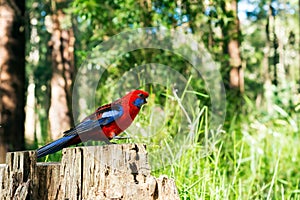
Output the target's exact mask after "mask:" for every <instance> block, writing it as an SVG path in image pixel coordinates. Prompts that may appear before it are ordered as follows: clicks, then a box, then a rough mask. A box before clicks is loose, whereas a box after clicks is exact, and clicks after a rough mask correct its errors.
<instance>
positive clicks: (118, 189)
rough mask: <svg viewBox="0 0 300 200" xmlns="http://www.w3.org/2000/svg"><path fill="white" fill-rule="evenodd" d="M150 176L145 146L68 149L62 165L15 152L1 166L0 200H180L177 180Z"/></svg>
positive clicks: (123, 145) (121, 145) (27, 153)
mask: <svg viewBox="0 0 300 200" xmlns="http://www.w3.org/2000/svg"><path fill="white" fill-rule="evenodd" d="M150 172H151V171H150V166H149V162H148V154H147V151H146V146H145V145H142V144H120V145H106V146H93V147H76V148H66V149H64V150H63V157H62V160H61V163H49V162H48V163H36V151H25V152H11V153H8V154H7V159H6V164H5V165H0V185H1V187H0V199H5V200H6V199H86V200H94V199H99V200H111V199H124V200H126V199H128V200H129V199H143V200H164V199H172V200H179V194H178V191H177V188H176V185H175V181H174V180H173V179H169V178H167V177H166V176H164V175H162V176H160V177H159V178H155V177H153V176H151V174H150Z"/></svg>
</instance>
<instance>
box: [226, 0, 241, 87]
mask: <svg viewBox="0 0 300 200" xmlns="http://www.w3.org/2000/svg"><path fill="white" fill-rule="evenodd" d="M225 10H226V13H227V15H228V16H230V17H232V18H233V20H231V21H229V22H228V25H227V27H225V29H226V30H225V32H224V33H225V34H224V36H225V37H228V38H229V40H228V42H226V43H225V44H226V45H227V47H225V48H226V51H227V53H228V55H229V66H230V72H229V86H230V87H231V88H235V89H238V90H239V91H241V92H243V91H244V76H243V72H242V70H243V68H242V59H241V55H240V41H239V33H240V26H239V19H238V16H237V0H231V1H230V2H228V3H227V4H226V6H225Z"/></svg>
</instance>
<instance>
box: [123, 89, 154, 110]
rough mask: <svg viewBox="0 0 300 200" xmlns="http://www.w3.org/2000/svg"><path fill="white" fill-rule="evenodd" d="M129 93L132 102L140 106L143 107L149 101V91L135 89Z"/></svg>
mask: <svg viewBox="0 0 300 200" xmlns="http://www.w3.org/2000/svg"><path fill="white" fill-rule="evenodd" d="M128 95H129V96H130V102H132V103H133V105H134V106H136V107H138V108H141V107H142V105H144V104H145V103H147V97H148V96H149V94H148V92H145V91H143V90H134V91H132V92H130V93H129V94H128Z"/></svg>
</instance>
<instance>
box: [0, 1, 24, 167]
mask: <svg viewBox="0 0 300 200" xmlns="http://www.w3.org/2000/svg"><path fill="white" fill-rule="evenodd" d="M24 12H25V1H24V0H0V38H1V39H0V163H2V162H4V161H5V154H6V152H7V151H12V150H21V149H23V148H24V116H25V113H24V84H25V32H24V21H25V20H24Z"/></svg>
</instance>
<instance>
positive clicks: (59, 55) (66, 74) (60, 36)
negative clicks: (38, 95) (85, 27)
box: [49, 6, 75, 139]
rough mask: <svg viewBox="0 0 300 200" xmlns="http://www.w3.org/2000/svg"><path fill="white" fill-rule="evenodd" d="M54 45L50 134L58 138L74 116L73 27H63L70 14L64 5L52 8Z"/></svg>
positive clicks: (51, 42)
mask: <svg viewBox="0 0 300 200" xmlns="http://www.w3.org/2000/svg"><path fill="white" fill-rule="evenodd" d="M52 11H53V14H52V37H51V41H50V42H49V46H50V47H51V49H52V54H51V60H52V70H53V71H52V78H51V103H50V108H49V124H50V135H51V138H52V139H57V138H59V137H60V136H61V133H62V132H64V131H65V130H67V129H69V128H70V126H71V124H72V120H71V86H72V83H73V82H72V80H73V75H74V55H73V51H74V42H75V37H74V35H73V30H72V28H71V27H67V28H63V25H64V24H63V23H64V22H65V21H66V20H67V16H66V15H65V14H64V13H63V11H62V8H60V9H56V6H54V7H53V8H52Z"/></svg>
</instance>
